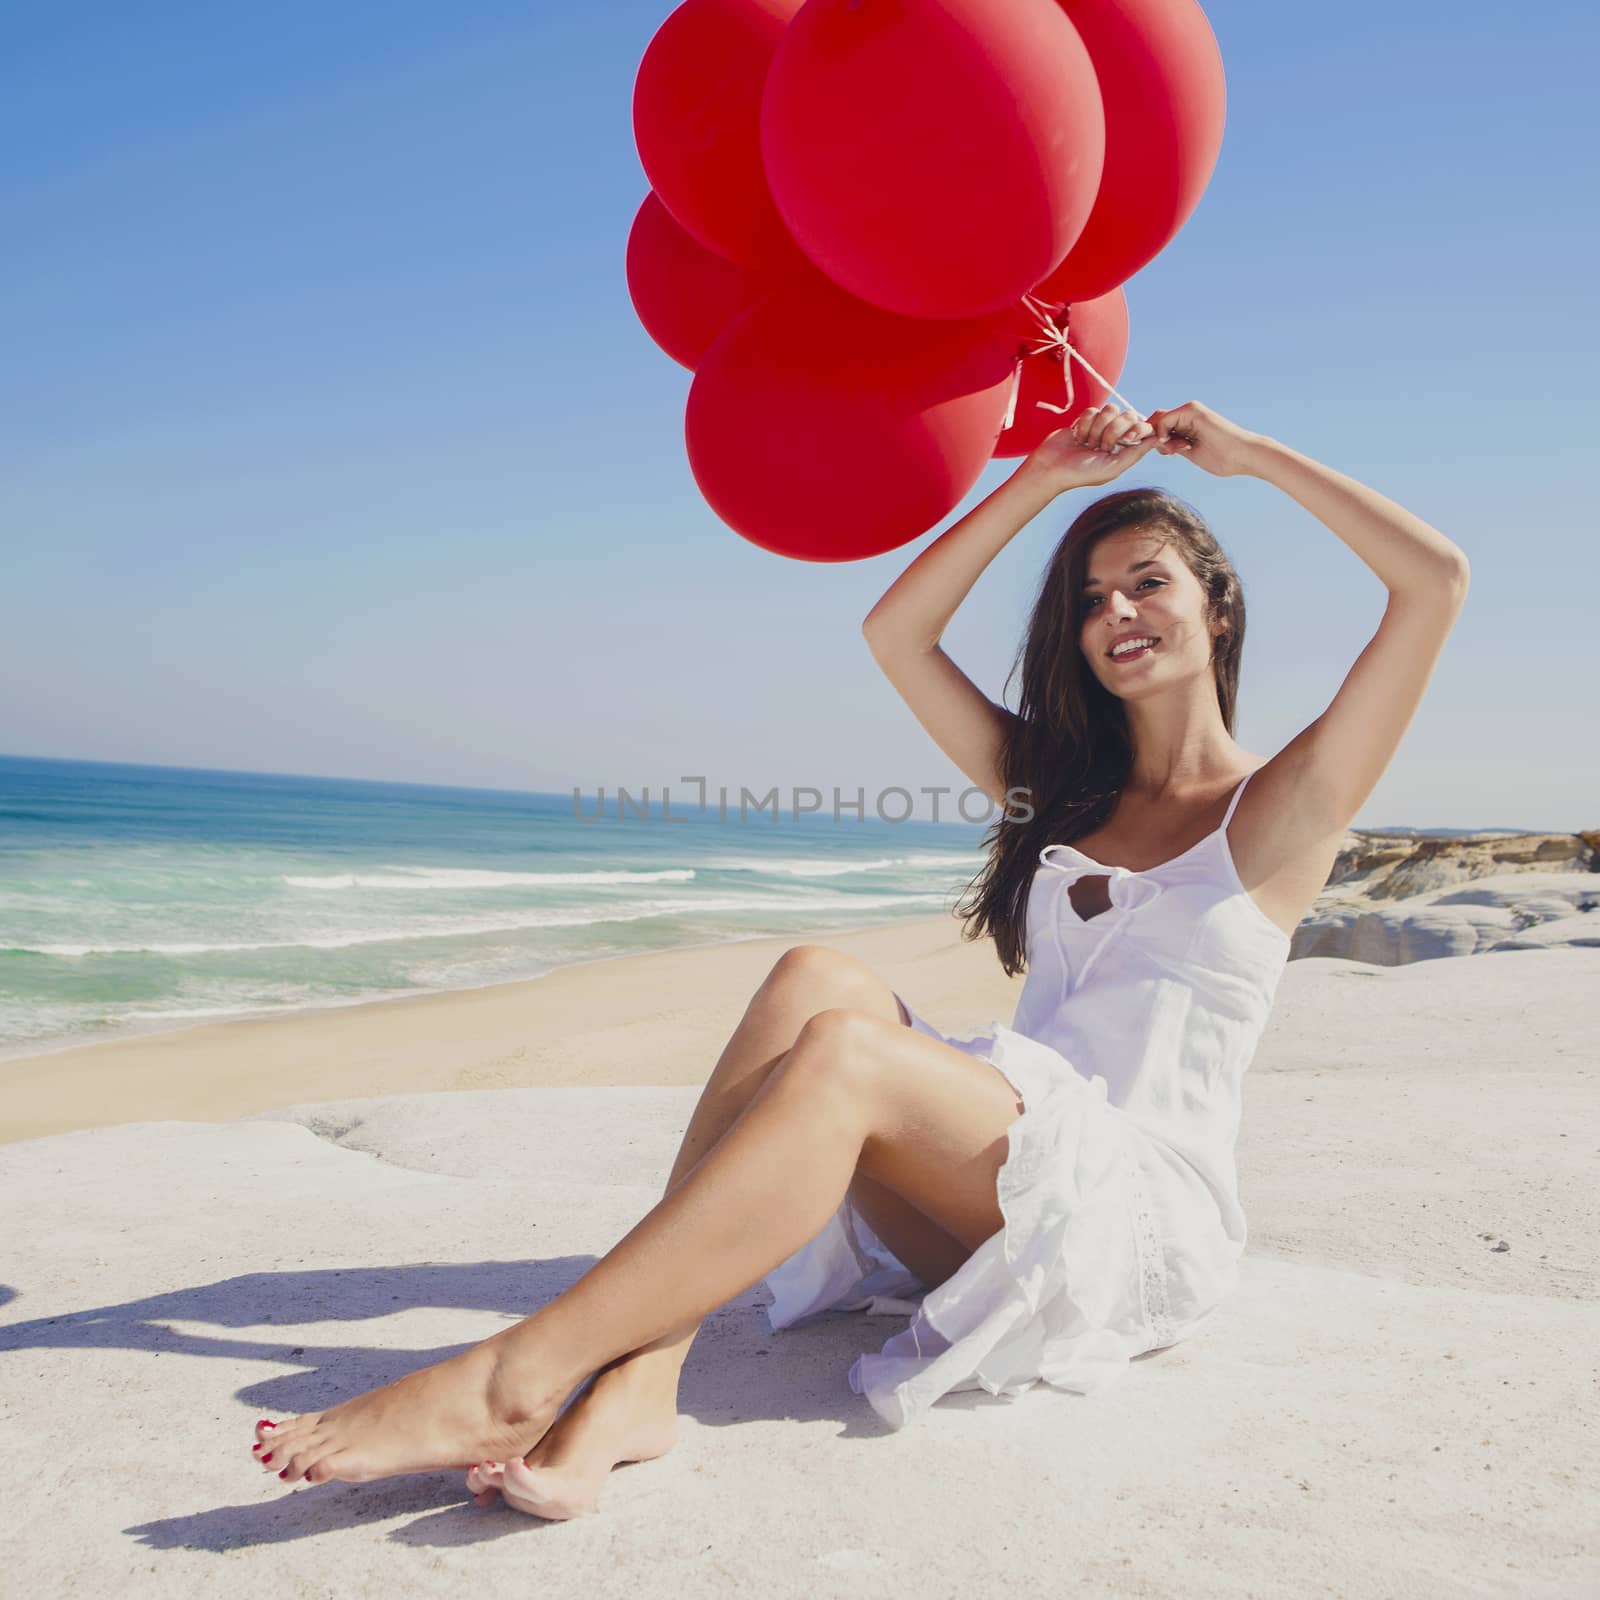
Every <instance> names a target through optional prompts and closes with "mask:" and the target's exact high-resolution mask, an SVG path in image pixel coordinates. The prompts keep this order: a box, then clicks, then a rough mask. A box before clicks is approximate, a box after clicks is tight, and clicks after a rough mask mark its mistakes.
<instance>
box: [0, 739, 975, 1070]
mask: <svg viewBox="0 0 1600 1600" xmlns="http://www.w3.org/2000/svg"><path fill="white" fill-rule="evenodd" d="M636 798H637V797H636ZM651 798H652V801H653V807H652V809H651V810H650V812H649V818H648V820H640V819H639V817H638V816H636V815H635V814H633V813H631V812H630V813H629V815H628V816H627V817H626V818H625V819H624V820H621V821H619V820H618V819H617V815H616V797H615V795H614V794H613V795H609V796H608V797H607V802H606V812H605V816H604V818H603V820H600V821H593V820H584V821H580V820H579V819H578V817H576V816H575V815H574V804H573V796H572V794H571V793H570V792H569V793H567V794H561V795H555V794H518V793H512V792H508V791H502V790H486V789H449V788H435V787H428V786H421V785H414V784H388V783H365V782H356V781H352V780H347V779H332V778H300V777H287V776H278V775H273V774H265V773H238V772H207V771H198V770H190V769H184V768H173V767H139V766H118V765H108V764H102V763H98V762H79V761H47V760H34V759H28V758H22V757H12V756H0V1056H12V1057H14V1056H17V1055H22V1054H28V1053H31V1052H34V1051H38V1050H45V1049H52V1048H57V1047H59V1046H61V1045H63V1044H67V1043H75V1042H80V1041H82V1040H85V1039H103V1038H111V1037H115V1036H117V1035H119V1034H127V1033H134V1032H147V1031H151V1030H155V1029H161V1028H169V1027H181V1026H187V1025H190V1024H193V1023H196V1022H200V1021H204V1020H207V1019H213V1018H220V1017H229V1016H239V1015H243V1014H246V1013H253V1012H264V1011H268V1012H286V1011H292V1010H296V1009H299V1008H302V1007H307V1006H327V1005H337V1004H350V1003H356V1002H360V1001H364V1000H373V999H379V998H383V997H387V996H393V995H399V994H414V993H418V992H422V991H430V990H433V991H436V990H443V989H459V988H470V987H475V986H477V985H481V984H488V983H501V982H507V981H510V980H513V979H518V978H530V977H536V976H538V975H539V974H540V973H544V972H548V971H549V970H551V969H552V968H553V967H558V966H563V965H566V964H568V963H570V962H574V961H588V960H593V959H596V958H598V957H603V956H616V955H628V954H633V953H636V952H639V951H645V950H660V949H665V948H667V947H669V946H675V945H687V944H707V943H712V942H717V941H721V940H727V939H743V938H755V937H759V936H761V935H765V934H776V935H799V934H805V933H808V932H815V931H821V930H824V929H845V928H851V927H859V926H865V925H867V924H870V923H881V922H889V921H893V920H894V919H896V918H898V917H903V916H928V915H934V914H938V913H939V912H941V911H948V910H949V909H950V908H951V907H953V906H954V904H955V902H956V900H957V899H958V898H959V897H960V895H961V893H962V891H963V890H964V889H965V887H966V885H967V883H968V882H969V881H970V879H971V878H972V876H973V874H975V873H976V872H977V871H978V870H979V868H980V867H981V866H982V855H981V851H980V844H981V835H982V832H983V829H982V827H981V825H968V824H960V823H956V824H945V823H938V824H936V823H930V822H903V823H887V822H883V821H880V820H879V819H878V818H876V817H874V816H873V815H871V812H872V810H873V806H872V797H871V796H870V795H869V797H868V800H869V803H868V806H867V811H868V815H867V818H866V820H865V821H862V822H859V823H858V822H857V821H856V820H855V818H854V816H853V815H852V814H851V813H848V812H847V813H845V814H844V816H843V818H842V820H841V821H839V822H834V821H833V820H832V817H831V815H828V814H826V813H825V814H824V815H822V816H820V817H802V818H801V819H800V820H799V821H798V822H795V821H793V820H792V818H791V814H790V812H789V811H788V810H785V811H784V812H783V813H782V814H781V817H780V820H779V821H777V822H776V823H775V822H774V821H773V815H772V812H771V810H770V809H769V811H768V812H767V813H765V814H764V815H756V814H754V813H752V814H751V815H750V818H749V820H748V821H747V822H746V823H745V824H743V825H740V823H739V821H738V810H737V804H736V802H735V804H734V805H733V806H731V807H730V811H729V817H728V820H727V821H726V822H722V821H720V820H719V818H718V814H717V808H716V796H715V794H714V793H713V795H712V796H711V803H710V805H709V807H708V809H707V810H706V811H705V813H704V814H703V815H702V814H700V813H698V812H696V811H695V810H694V809H692V801H693V799H694V798H695V792H694V790H693V789H692V788H690V789H688V790H687V791H684V792H681V793H680V792H679V790H678V789H677V788H674V791H673V813H672V814H673V818H674V820H673V822H672V823H671V824H666V823H663V822H662V821H661V820H660V815H659V806H660V796H659V792H657V793H656V794H654V795H652V797H651ZM788 798H789V797H788V795H787V792H786V793H785V795H784V799H785V801H786V802H787V801H788ZM830 803H831V798H830ZM580 805H581V810H582V814H583V817H584V818H586V819H592V818H593V817H594V816H595V812H596V795H595V793H594V791H593V790H586V791H584V792H583V794H582V795H581V796H580ZM680 816H686V817H687V818H688V820H687V821H682V822H680V821H679V820H677V819H678V818H679V817H680Z"/></svg>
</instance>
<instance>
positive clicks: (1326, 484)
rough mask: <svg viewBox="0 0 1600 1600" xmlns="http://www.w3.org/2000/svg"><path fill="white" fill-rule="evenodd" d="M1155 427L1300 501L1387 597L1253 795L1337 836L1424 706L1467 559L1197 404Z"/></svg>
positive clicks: (1360, 490)
mask: <svg viewBox="0 0 1600 1600" xmlns="http://www.w3.org/2000/svg"><path fill="white" fill-rule="evenodd" d="M1150 421H1151V424H1152V425H1153V426H1154V427H1155V429H1156V431H1157V433H1158V435H1160V436H1161V442H1160V443H1159V444H1158V448H1159V449H1160V450H1161V452H1162V453H1163V454H1174V453H1178V452H1181V453H1182V454H1183V455H1185V456H1186V457H1187V458H1188V459H1189V460H1191V461H1193V462H1194V463H1195V465H1196V466H1200V467H1203V468H1205V469H1206V470H1207V471H1209V472H1213V473H1215V474H1217V475H1218V476H1219V477H1229V476H1233V475H1235V474H1241V473H1242V474H1248V475H1250V476H1252V477H1257V478H1260V479H1262V480H1263V482H1266V483H1270V484H1272V485H1274V486H1275V487H1276V488H1279V489H1282V490H1283V492H1284V493H1285V494H1287V495H1289V496H1291V497H1292V498H1293V499H1295V500H1297V501H1299V503H1300V504H1301V505H1303V506H1304V507H1305V508H1306V510H1307V511H1309V512H1310V513H1311V514H1312V516H1314V517H1316V518H1317V520H1318V521H1320V522H1321V523H1323V524H1324V526H1326V527H1327V528H1329V529H1330V530H1331V531H1332V532H1333V533H1335V534H1337V535H1338V537H1339V538H1341V539H1342V540H1344V542H1345V543H1346V544H1347V545H1349V546H1350V548H1351V549H1352V550H1354V551H1355V553H1356V554H1357V555H1358V556H1360V557H1361V559H1362V560H1363V561H1364V562H1366V564H1367V565H1368V566H1369V567H1370V568H1371V569H1372V571H1373V572H1374V573H1375V574H1376V575H1377V577H1378V579H1379V581H1380V582H1381V583H1382V584H1383V586H1384V587H1385V588H1386V589H1387V590H1388V591H1389V603H1388V605H1387V607H1386V608H1385V610H1384V613H1383V620H1382V622H1380V623H1379V625H1378V631H1377V632H1376V633H1375V634H1374V635H1373V636H1372V638H1371V639H1370V640H1369V641H1368V643H1367V646H1366V648H1365V649H1364V650H1363V651H1362V652H1361V654H1360V655H1359V656H1357V658H1356V660H1355V664H1354V665H1353V666H1352V667H1351V668H1350V670H1349V672H1348V673H1346V674H1345V679H1344V682H1343V683H1342V684H1341V685H1340V687H1339V691H1338V693H1337V694H1336V695H1335V696H1334V697H1333V701H1332V703H1331V704H1330V705H1329V706H1328V708H1327V710H1326V711H1324V712H1323V713H1322V715H1321V716H1319V717H1318V718H1317V719H1316V720H1315V721H1314V722H1312V723H1311V724H1310V726H1309V727H1307V728H1305V729H1303V730H1302V731H1301V732H1300V733H1299V734H1297V735H1296V736H1295V737H1294V738H1293V739H1292V740H1291V741H1290V742H1289V743H1288V744H1287V745H1285V746H1284V748H1283V750H1282V751H1281V752H1280V753H1279V754H1278V755H1277V756H1275V757H1274V758H1273V760H1272V761H1271V762H1270V763H1268V764H1269V765H1270V766H1272V767H1273V768H1274V769H1275V770H1274V772H1273V774H1272V775H1271V776H1270V777H1268V775H1267V774H1266V772H1265V771H1263V774H1262V776H1263V779H1264V782H1263V783H1262V784H1261V785H1260V786H1259V787H1260V788H1261V789H1262V791H1263V792H1262V794H1261V795H1259V796H1257V795H1254V794H1252V798H1253V799H1254V801H1255V804H1256V805H1257V806H1258V807H1260V806H1266V807H1267V808H1268V809H1269V810H1270V811H1272V812H1273V813H1275V814H1276V815H1277V816H1278V817H1279V818H1281V820H1282V822H1283V824H1284V825H1285V826H1286V827H1290V828H1292V829H1293V831H1294V833H1295V834H1296V835H1298V836H1299V838H1300V840H1301V841H1302V842H1303V841H1305V840H1308V839H1310V838H1311V837H1313V836H1314V835H1318V834H1320V835H1321V836H1322V837H1324V838H1330V837H1333V836H1336V835H1342V834H1343V832H1344V830H1345V829H1346V828H1348V827H1349V825H1350V822H1351V820H1352V819H1353V818H1354V817H1355V814H1356V812H1357V811H1359V810H1360V809H1361V806H1362V805H1363V804H1364V803H1365V801H1366V799H1367V797H1368V795H1370V794H1371V793H1372V791H1373V789H1374V788H1375V787H1376V786H1377V782H1378V779H1379V778H1381V777H1382V776H1383V773H1384V769H1385V768H1386V767H1387V766H1388V765H1389V762H1390V760H1391V758H1392V757H1393V755H1394V753H1395V751H1396V749H1398V748H1399V744H1400V740H1401V738H1402V736H1403V735H1404V733H1405V731H1406V728H1407V727H1408V726H1409V725H1410V722H1411V719H1412V717H1413V716H1414V715H1415V714H1416V710H1417V707H1418V705H1419V704H1420V703H1421V701H1422V695H1423V691H1424V690H1425V689H1426V688H1427V686H1428V680H1429V679H1430V678H1431V677H1432V675H1433V669H1434V665H1435V663H1436V662H1437V661H1438V659H1439V655H1440V652H1441V651H1442V650H1443V649H1444V642H1445V639H1446V638H1447V637H1448V635H1449V633H1450V629H1451V628H1452V627H1453V626H1454V624H1455V620H1456V615H1457V613H1458V612H1459V611H1460V610H1461V606H1462V603H1463V601H1464V600H1465V599H1466V595H1467V584H1468V577H1469V569H1468V565H1467V558H1466V555H1465V554H1464V553H1463V552H1462V551H1461V550H1460V549H1459V548H1458V547H1457V546H1456V545H1454V544H1452V543H1451V542H1450V540H1449V539H1447V538H1446V537H1445V536H1444V535H1443V534H1442V533H1440V532H1439V530H1438V529H1437V528H1434V527H1430V526H1429V524H1427V523H1426V522H1424V521H1423V520H1422V519H1421V518H1420V517H1417V516H1413V515H1412V513H1411V512H1409V511H1407V510H1406V509H1405V507H1404V506H1399V505H1396V504H1395V502H1394V501H1393V500H1390V499H1387V498H1386V497H1385V496H1383V495H1381V494H1379V493H1378V491H1377V490H1376V489H1369V488H1368V487H1367V486H1366V485H1365V484H1363V483H1358V482H1357V481H1356V480H1355V479H1354V478H1351V477H1347V476H1346V475H1345V474H1344V473H1342V472H1336V471H1335V470H1334V469H1333V468H1332V467H1327V466H1324V465H1322V463H1321V462H1319V461H1313V460H1311V458H1310V457H1309V456H1304V455H1301V454H1300V452H1299V451H1297V450H1291V449H1290V448H1289V446H1288V445H1286V444H1282V443H1280V442H1279V441H1278V440H1276V439H1271V438H1268V437H1267V436H1266V435H1264V434H1256V433H1248V432H1246V431H1244V430H1243V429H1240V428H1239V427H1237V426H1236V425H1235V424H1233V423H1231V422H1229V421H1228V420H1227V419H1226V418H1223V417H1219V416H1218V415H1217V414H1216V413H1215V412H1214V411H1211V410H1210V409H1209V408H1208V407H1205V406H1202V405H1197V404H1194V403H1192V402H1191V403H1190V404H1189V405H1185V406H1180V407H1179V408H1178V409H1177V410H1175V411H1158V412H1155V413H1153V414H1152V415H1151V418H1150ZM1169 436H1170V437H1169ZM1174 441H1177V442H1176V443H1175V442H1174ZM1256 787H1258V786H1256V785H1252V790H1254V789H1255V788H1256ZM1254 831H1256V832H1258V833H1268V832H1271V831H1272V830H1271V829H1270V828H1262V829H1257V830H1254ZM1284 842H1287V841H1284Z"/></svg>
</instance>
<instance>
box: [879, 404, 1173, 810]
mask: <svg viewBox="0 0 1600 1600" xmlns="http://www.w3.org/2000/svg"><path fill="white" fill-rule="evenodd" d="M1093 415H1094V416H1095V418H1096V420H1095V423H1094V424H1093V426H1092V428H1086V429H1085V430H1084V431H1085V432H1086V433H1087V435H1088V439H1087V443H1086V444H1079V443H1078V441H1077V439H1076V438H1074V437H1072V436H1071V435H1070V434H1069V433H1068V431H1067V430H1066V429H1060V430H1058V431H1057V432H1056V433H1053V434H1052V435H1051V436H1050V437H1049V438H1048V439H1046V440H1045V441H1044V443H1043V444H1041V445H1040V446H1039V447H1038V449H1037V450H1035V451H1034V452H1033V453H1032V454H1031V455H1030V456H1028V457H1027V459H1026V460H1024V461H1023V463H1022V464H1021V466H1019V467H1018V468H1017V470H1016V471H1015V472H1013V473H1012V474H1011V476H1010V477H1009V478H1007V479H1006V481H1005V482H1004V483H1002V484H1001V485H1000V487H999V488H997V489H996V490H995V491H994V492H993V493H992V494H991V495H989V496H988V498H987V499H985V500H983V501H981V502H980V503H979V504H978V505H977V506H975V507H974V508H973V509H972V510H971V511H969V512H968V513H967V515H966V516H964V517H963V518H962V519H961V520H960V521H959V522H956V523H953V524H952V525H951V526H950V527H949V528H947V529H946V530H945V531H944V532H943V533H942V534H940V535H939V537H938V538H937V539H935V540H934V541H933V543H932V544H930V545H929V546H928V547H927V549H926V550H924V551H922V553H921V554H920V555H918V556H917V558H916V560H914V561H913V562H912V563H911V565H910V566H909V567H907V568H906V570H905V571H904V572H902V573H901V574H900V576H899V577H898V578H896V579H895V581H894V582H893V583H892V584H890V586H889V588H888V589H887V590H885V592H884V594H883V597H882V598H881V599H880V600H879V601H878V603H877V604H876V605H875V606H873V608H872V610H871V611H869V612H868V613H867V616H866V619H865V620H864V621H863V622H862V624H861V632H862V634H863V636H864V637H865V638H866V641H867V644H868V646H869V647H870V648H871V650H872V655H873V659H874V660H875V661H876V662H877V663H878V665H879V666H880V667H881V668H882V669H883V673H884V676H885V677H886V678H888V680H889V682H890V683H892V684H893V685H894V687H895V689H896V691H897V692H898V693H899V695H900V698H901V699H902V700H904V701H905V703H906V704H907V705H908V706H910V707H911V711H912V714H913V715H914V716H915V717H916V719H917V721H918V722H920V723H921V724H922V726H923V727H924V728H925V729H926V730H927V731H928V735H929V737H930V738H932V740H933V742H934V743H935V744H936V745H938V746H939V748H940V749H941V750H943V751H944V753H945V754H946V755H947V756H949V758H950V759H951V760H952V761H953V762H954V763H955V764H956V766H957V767H958V768H959V769H960V770H961V771H962V772H964V773H965V774H966V776H967V777H968V778H969V779H971V781H972V782H973V783H974V784H975V785H976V786H977V787H978V788H980V789H982V790H983V791H984V793H985V794H987V795H989V796H990V797H991V798H992V799H993V800H994V801H995V802H996V803H997V804H1000V805H1004V804H1005V782H1004V779H1003V778H1002V775H1001V772H1000V752H1001V749H1002V746H1003V743H1004V740H1005V736H1006V732H1007V729H1008V726H1009V724H1010V723H1012V722H1014V721H1015V720H1016V713H1015V712H1014V711H1009V710H1007V709H1006V707H1004V706H1002V705H999V704H997V703H996V702H995V701H993V700H991V699H990V698H989V697H988V696H987V695H986V694H984V693H983V691H982V690H981V689H979V688H978V686H977V685H976V684H975V683H974V682H973V681H972V680H971V679H970V678H969V677H968V676H967V675H966V673H964V672H963V671H962V670H961V668H960V667H958V666H957V665H956V664H955V662H954V661H952V660H951V659H950V657H949V656H948V655H946V654H945V652H944V650H943V648H942V647H941V645H940V643H939V641H940V639H941V638H943V636H944V630H945V628H946V627H947V626H949V623H950V619H951V617H953V616H954V615H955V614H956V609H957V607H959V606H960V604H961V602H962V601H963V600H965V599H966V597H967V595H968V594H969V593H971V591H972V586H973V584H975V583H976V582H977V581H978V577H979V575H980V574H981V573H982V572H983V570H984V568H985V567H987V566H988V565H989V563H990V562H991V561H993V560H994V558H995V556H996V555H998V554H999V553H1000V551H1001V550H1002V549H1004V548H1005V546H1006V545H1007V544H1008V543H1009V542H1010V541H1011V540H1012V539H1013V538H1014V537H1015V536H1016V534H1017V533H1018V532H1019V531H1020V530H1021V529H1022V528H1024V527H1026V526H1027V524H1028V523H1030V522H1031V521H1032V520H1033V519H1034V518H1035V517H1036V516H1038V514H1039V513H1040V512H1041V511H1042V510H1044V508H1045V507H1046V506H1047V505H1049V504H1050V502H1051V501H1052V500H1054V499H1055V498H1056V496H1057V495H1059V494H1061V493H1062V492H1063V491H1064V490H1066V489H1072V488H1088V487H1091V486H1093V485H1096V484H1102V483H1108V482H1110V480H1111V479H1112V478H1114V477H1116V476H1118V475H1119V474H1120V473H1123V472H1125V471H1127V469H1128V468H1129V467H1130V466H1132V465H1133V463H1134V462H1135V461H1136V460H1138V459H1139V458H1140V457H1142V456H1143V455H1144V454H1145V453H1146V452H1147V451H1148V450H1149V449H1150V448H1151V447H1152V446H1153V445H1154V444H1155V437H1154V431H1153V430H1152V429H1151V428H1150V426H1149V425H1148V424H1147V423H1143V422H1141V421H1140V420H1139V419H1137V418H1135V417H1134V416H1133V414H1132V413H1131V412H1123V413H1120V414H1118V413H1115V412H1114V411H1113V410H1112V408H1111V407H1106V408H1104V414H1101V413H1094V414H1093ZM1081 420H1082V419H1080V421H1081Z"/></svg>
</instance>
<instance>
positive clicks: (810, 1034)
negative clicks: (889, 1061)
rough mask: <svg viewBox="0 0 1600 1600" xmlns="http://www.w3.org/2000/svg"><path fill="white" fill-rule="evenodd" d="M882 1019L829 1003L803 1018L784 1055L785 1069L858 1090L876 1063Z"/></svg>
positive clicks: (813, 1080)
mask: <svg viewBox="0 0 1600 1600" xmlns="http://www.w3.org/2000/svg"><path fill="white" fill-rule="evenodd" d="M883 1027H884V1025H883V1023H881V1022H880V1021H879V1020H878V1019H877V1018H876V1017H871V1016H868V1015H867V1014H866V1013H865V1012H863V1011H854V1010H851V1009H850V1008H849V1007H848V1006H830V1007H829V1008H828V1009H827V1010H825V1011H818V1012H816V1013H815V1014H814V1015H813V1016H811V1017H809V1018H808V1019H807V1020H806V1023H805V1025H804V1026H803V1027H802V1028H801V1029H800V1033H799V1036H798V1038H796V1040H795V1042H794V1047H793V1048H792V1049H791V1050H790V1051H789V1053H788V1054H787V1055H786V1056H785V1057H784V1059H783V1070H784V1071H785V1073H787V1074H790V1075H793V1076H796V1077H800V1078H803V1079H804V1080H805V1081H807V1082H809V1083H814V1084H818V1085H839V1086H841V1087H843V1088H845V1089H846V1090H848V1091H850V1092H855V1091H858V1090H859V1089H860V1088H861V1086H862V1083H863V1080H864V1079H866V1078H867V1077H868V1076H869V1075H870V1074H871V1073H872V1072H873V1071H874V1070H875V1067H876V1062H877V1059H878V1058H877V1050H878V1047H879V1046H880V1045H881V1043H882V1039H881V1034H882V1031H883Z"/></svg>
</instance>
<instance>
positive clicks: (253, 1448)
mask: <svg viewBox="0 0 1600 1600" xmlns="http://www.w3.org/2000/svg"><path fill="white" fill-rule="evenodd" d="M250 1448H251V1449H252V1450H259V1449H260V1448H261V1446H260V1445H258V1444H253V1445H251V1446H250Z"/></svg>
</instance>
